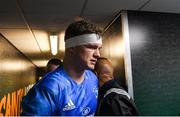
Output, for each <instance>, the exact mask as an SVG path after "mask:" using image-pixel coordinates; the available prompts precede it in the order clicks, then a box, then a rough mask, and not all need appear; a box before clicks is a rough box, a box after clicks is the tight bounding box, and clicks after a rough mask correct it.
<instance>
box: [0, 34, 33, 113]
mask: <svg viewBox="0 0 180 117" xmlns="http://www.w3.org/2000/svg"><path fill="white" fill-rule="evenodd" d="M35 82H36V67H35V65H34V64H32V63H31V62H30V61H29V60H28V59H27V58H26V57H25V56H24V55H23V54H22V53H21V52H19V51H18V50H17V49H16V48H15V47H14V46H13V45H12V44H11V43H9V42H8V41H7V40H6V39H5V38H4V37H3V36H2V35H1V34H0V115H6V116H7V115H18V114H19V112H20V101H21V99H22V96H23V95H24V94H25V93H26V92H27V89H28V88H29V86H32V84H34V83H35ZM16 109H17V110H16Z"/></svg>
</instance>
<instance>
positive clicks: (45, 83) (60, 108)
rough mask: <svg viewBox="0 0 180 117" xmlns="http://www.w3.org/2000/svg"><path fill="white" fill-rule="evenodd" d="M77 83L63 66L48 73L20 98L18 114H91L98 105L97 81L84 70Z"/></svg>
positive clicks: (91, 74) (89, 72)
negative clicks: (81, 80)
mask: <svg viewBox="0 0 180 117" xmlns="http://www.w3.org/2000/svg"><path fill="white" fill-rule="evenodd" d="M84 76H85V77H84V80H83V82H82V83H81V84H77V83H76V82H75V81H74V80H73V79H72V78H71V77H70V76H68V75H67V73H66V72H65V71H64V69H63V68H58V69H56V70H55V71H54V72H51V73H49V74H47V75H46V76H45V77H44V78H43V79H42V80H40V81H39V82H38V83H37V84H36V85H34V87H33V88H32V89H31V90H30V91H29V92H28V94H27V95H26V96H25V97H24V99H23V101H22V110H23V111H22V113H21V115H62V116H69V115H75V116H84V115H94V113H95V111H96V106H97V96H98V81H97V77H96V76H95V74H94V73H93V72H92V71H90V70H86V71H85V75H84Z"/></svg>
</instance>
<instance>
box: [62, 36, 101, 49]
mask: <svg viewBox="0 0 180 117" xmlns="http://www.w3.org/2000/svg"><path fill="white" fill-rule="evenodd" d="M91 43H92V44H93V43H95V44H102V38H101V37H100V36H99V35H97V34H94V33H93V34H84V35H79V36H75V37H72V38H69V39H67V40H66V41H65V48H70V47H75V46H79V45H86V44H91Z"/></svg>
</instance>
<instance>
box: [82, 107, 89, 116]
mask: <svg viewBox="0 0 180 117" xmlns="http://www.w3.org/2000/svg"><path fill="white" fill-rule="evenodd" d="M89 112H90V108H89V107H85V108H84V109H83V111H82V115H87V114H89Z"/></svg>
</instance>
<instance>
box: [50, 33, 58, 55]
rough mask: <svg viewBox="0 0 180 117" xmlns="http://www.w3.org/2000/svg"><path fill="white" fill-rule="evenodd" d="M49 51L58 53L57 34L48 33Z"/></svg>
mask: <svg viewBox="0 0 180 117" xmlns="http://www.w3.org/2000/svg"><path fill="white" fill-rule="evenodd" d="M50 45H51V53H52V54H53V55H56V54H57V53H58V36H57V35H55V34H52V35H50Z"/></svg>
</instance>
